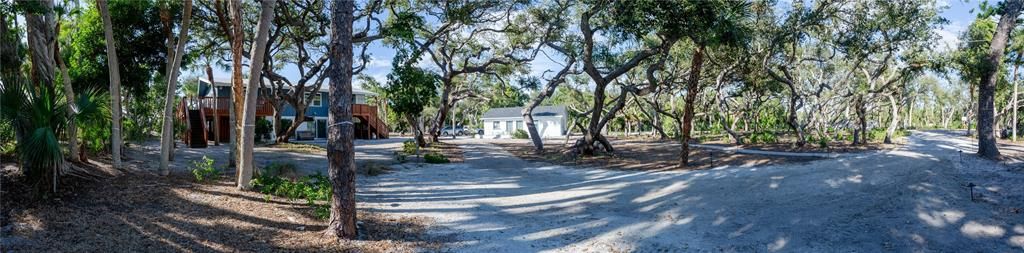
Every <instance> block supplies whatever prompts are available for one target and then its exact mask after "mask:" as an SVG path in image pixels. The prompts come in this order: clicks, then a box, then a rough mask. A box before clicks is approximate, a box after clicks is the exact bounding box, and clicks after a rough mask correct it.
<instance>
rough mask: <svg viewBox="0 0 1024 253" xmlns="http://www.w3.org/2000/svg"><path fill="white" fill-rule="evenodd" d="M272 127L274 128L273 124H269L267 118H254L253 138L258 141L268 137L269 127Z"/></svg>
mask: <svg viewBox="0 0 1024 253" xmlns="http://www.w3.org/2000/svg"><path fill="white" fill-rule="evenodd" d="M272 128H274V126H273V125H271V123H270V121H269V120H267V119H264V118H256V130H255V132H256V136H253V138H255V141H256V142H260V141H263V140H265V139H270V129H272Z"/></svg>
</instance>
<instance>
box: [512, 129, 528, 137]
mask: <svg viewBox="0 0 1024 253" xmlns="http://www.w3.org/2000/svg"><path fill="white" fill-rule="evenodd" d="M512 138H516V139H529V138H530V134H529V133H527V132H526V131H525V130H523V129H516V131H515V132H512Z"/></svg>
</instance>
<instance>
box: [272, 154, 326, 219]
mask: <svg viewBox="0 0 1024 253" xmlns="http://www.w3.org/2000/svg"><path fill="white" fill-rule="evenodd" d="M268 167H270V166H268ZM263 170H264V171H273V170H275V169H274V168H264V169H263ZM252 186H253V188H255V189H256V190H258V191H259V192H260V193H263V194H266V195H267V196H266V198H267V199H268V200H269V199H270V197H271V196H278V197H284V198H287V199H288V200H296V199H305V200H306V204H308V205H309V206H310V207H311V208H313V216H315V217H317V218H318V219H327V218H328V217H329V216H330V209H329V208H328V206H327V205H325V204H320V203H317V201H328V200H330V199H331V181H330V179H328V178H327V177H326V176H324V175H321V174H319V173H318V174H316V175H312V176H304V177H302V178H299V179H297V180H291V179H287V178H283V177H280V176H277V175H272V173H261V174H260V175H258V176H257V177H256V178H255V179H253V180H252Z"/></svg>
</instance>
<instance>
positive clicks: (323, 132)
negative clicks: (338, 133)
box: [316, 119, 327, 138]
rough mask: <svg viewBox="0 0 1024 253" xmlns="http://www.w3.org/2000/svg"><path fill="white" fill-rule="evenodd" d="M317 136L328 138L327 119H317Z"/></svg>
mask: <svg viewBox="0 0 1024 253" xmlns="http://www.w3.org/2000/svg"><path fill="white" fill-rule="evenodd" d="M316 138H327V120H326V119H318V120H316Z"/></svg>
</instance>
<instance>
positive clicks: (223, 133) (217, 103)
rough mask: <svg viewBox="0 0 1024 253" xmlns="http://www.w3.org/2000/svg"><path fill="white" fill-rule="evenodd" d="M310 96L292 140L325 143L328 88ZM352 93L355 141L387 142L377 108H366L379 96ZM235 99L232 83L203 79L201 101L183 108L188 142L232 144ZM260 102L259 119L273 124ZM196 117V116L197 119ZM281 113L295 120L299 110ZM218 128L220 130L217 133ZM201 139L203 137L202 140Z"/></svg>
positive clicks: (286, 109)
mask: <svg viewBox="0 0 1024 253" xmlns="http://www.w3.org/2000/svg"><path fill="white" fill-rule="evenodd" d="M261 92H262V91H261ZM307 92H316V93H317V95H316V96H314V97H313V99H312V101H310V103H309V106H307V108H306V112H305V117H304V118H303V119H301V120H302V123H301V125H300V126H299V128H298V129H297V130H296V132H295V134H294V135H293V136H292V139H293V140H309V139H325V138H327V114H328V105H327V98H328V93H327V92H328V87H326V85H324V86H323V87H321V88H320V90H318V91H313V90H312V87H310V88H309V89H308V91H307ZM352 93H353V98H352V100H353V101H352V102H353V104H352V116H353V123H355V126H356V127H355V137H356V138H358V139H376V138H387V136H388V127H387V124H385V123H384V121H383V120H381V119H380V118H379V117H378V116H377V107H376V106H372V105H368V104H366V101H367V100H366V98H367V96H373V95H376V94H374V93H373V92H370V91H367V90H364V89H362V88H359V87H352ZM231 99H232V98H231V83H230V80H215V81H214V82H213V85H211V82H210V81H209V80H206V79H200V80H199V91H198V97H196V98H191V99H185V101H183V102H182V104H181V106H182V107H188V108H189V110H188V111H189V113H188V114H189V115H187V117H188V119H189V120H188V122H189V123H188V125H189V131H188V132H189V133H188V135H189V137H188V138H186V142H190V141H191V142H205V141H204V140H209V139H213V138H214V137H215V136H219V137H220V141H222V142H226V141H228V140H229V133H230V132H229V131H230V130H229V129H230V128H229V127H228V126H229V117H230V115H229V111H228V108H230V106H231ZM257 101H258V103H257V105H256V117H263V118H265V119H267V120H273V119H274V107H273V106H271V104H270V103H269V102H268V101H265V100H264V98H262V97H260V98H259V100H257ZM180 109H184V108H180ZM179 111H184V110H179ZM193 113H195V114H196V115H195V116H193V115H192V114H193ZM280 113H281V119H282V120H288V121H294V120H295V108H293V107H292V106H291V105H288V104H287V103H285V104H284V106H283V107H282V110H281V112H280ZM236 116H239V115H236ZM179 118H181V119H185V118H186V115H184V113H180V115H179ZM199 119H203V120H199ZM215 121H219V122H217V123H219V124H215V123H214V122H215ZM216 126H219V127H220V128H219V129H214V128H216ZM282 127H283V128H284V127H289V125H283V126H282ZM199 129H203V131H201V132H200V131H193V130H199ZM214 131H217V132H219V135H215V134H214ZM279 131H284V129H274V130H273V131H271V132H272V133H278V132H279ZM200 133H201V134H200ZM200 136H202V137H201V138H200Z"/></svg>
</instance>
